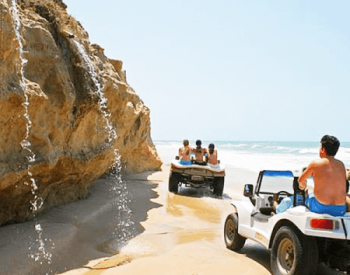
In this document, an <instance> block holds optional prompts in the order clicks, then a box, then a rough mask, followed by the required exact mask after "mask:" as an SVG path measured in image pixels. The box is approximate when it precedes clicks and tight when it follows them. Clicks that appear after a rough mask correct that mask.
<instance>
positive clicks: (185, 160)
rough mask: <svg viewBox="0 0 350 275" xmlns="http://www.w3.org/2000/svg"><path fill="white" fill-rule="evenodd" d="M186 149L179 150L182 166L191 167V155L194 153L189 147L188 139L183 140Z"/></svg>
mask: <svg viewBox="0 0 350 275" xmlns="http://www.w3.org/2000/svg"><path fill="white" fill-rule="evenodd" d="M183 145H184V147H182V148H180V149H179V156H180V164H182V165H190V164H192V162H191V159H190V153H191V151H192V148H190V146H189V142H188V140H187V139H184V140H183Z"/></svg>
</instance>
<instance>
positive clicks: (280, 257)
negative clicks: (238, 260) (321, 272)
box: [224, 170, 350, 275]
mask: <svg viewBox="0 0 350 275" xmlns="http://www.w3.org/2000/svg"><path fill="white" fill-rule="evenodd" d="M299 175H300V172H299V171H294V172H292V171H266V170H265V171H261V172H260V173H259V177H258V181H257V184H256V186H255V190H253V189H254V188H253V185H251V184H246V185H245V187H244V196H246V197H248V198H249V200H248V199H243V200H241V201H238V200H237V201H232V202H231V204H232V206H233V208H234V211H233V213H231V214H230V215H228V217H227V219H226V221H225V226H224V239H225V243H226V246H227V248H229V249H231V250H233V251H238V250H240V249H241V248H242V247H243V246H244V244H245V241H246V239H251V240H253V241H256V242H258V243H260V244H262V245H263V246H264V247H266V248H267V249H271V254H270V264H271V270H272V273H273V274H274V275H281V274H289V275H309V274H316V269H317V266H318V263H320V262H323V263H324V264H326V265H327V266H328V267H329V268H332V269H335V270H340V271H342V272H343V273H345V274H349V272H350V249H349V239H350V237H349V236H348V235H349V233H350V213H346V215H345V216H341V217H334V216H331V215H327V214H316V213H313V212H311V211H309V209H308V208H307V207H306V206H305V205H299V206H297V205H298V200H297V197H298V194H300V193H298V194H297V193H296V192H300V190H299V191H294V190H296V188H297V187H295V186H297V184H296V183H297V182H298V178H299ZM311 180H312V179H309V180H308V181H309V182H310V181H311ZM308 185H309V183H308ZM293 186H294V188H293ZM273 195H275V199H276V197H278V200H279V201H281V200H282V199H283V198H284V197H286V196H292V195H293V197H292V198H293V207H291V208H289V209H287V210H286V211H285V212H283V213H279V214H274V213H273V212H272V210H273V209H272V205H273V200H274V196H273Z"/></svg>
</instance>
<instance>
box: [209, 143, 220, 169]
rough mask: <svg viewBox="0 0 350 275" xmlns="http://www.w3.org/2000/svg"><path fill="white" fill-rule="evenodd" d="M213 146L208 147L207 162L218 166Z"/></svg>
mask: <svg viewBox="0 0 350 275" xmlns="http://www.w3.org/2000/svg"><path fill="white" fill-rule="evenodd" d="M214 148H215V145H214V144H213V143H210V144H209V146H208V149H209V150H208V156H207V162H208V163H209V164H211V165H216V164H218V152H217V150H215V149H214Z"/></svg>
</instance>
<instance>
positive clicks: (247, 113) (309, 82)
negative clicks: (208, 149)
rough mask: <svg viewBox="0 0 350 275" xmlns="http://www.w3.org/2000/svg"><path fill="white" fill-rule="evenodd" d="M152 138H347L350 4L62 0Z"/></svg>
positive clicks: (349, 131) (342, 0)
mask: <svg viewBox="0 0 350 275" xmlns="http://www.w3.org/2000/svg"><path fill="white" fill-rule="evenodd" d="M64 2H65V3H66V4H67V5H68V12H69V13H70V14H71V15H72V16H73V17H75V18H76V19H77V20H79V21H80V22H81V23H82V25H83V26H84V28H85V30H86V31H87V32H88V33H89V36H90V42H91V43H96V44H99V45H100V46H101V47H103V48H104V49H105V54H106V55H107V56H108V57H109V58H112V59H118V60H122V61H123V63H124V69H125V70H126V72H127V80H128V83H129V85H130V86H132V87H133V88H134V90H135V91H136V93H137V94H138V95H139V96H140V98H141V99H142V100H143V101H144V102H145V104H146V105H147V106H148V107H149V108H150V110H151V127H152V128H151V129H152V132H151V133H152V139H153V140H169V139H175V140H182V139H184V138H188V139H192V140H194V139H203V140H262V141H263V140H272V141H294V140H295V141H319V139H320V137H321V136H323V135H324V134H332V135H335V136H337V137H338V138H339V139H340V141H350V137H349V134H350V126H349V122H350V119H349V118H350V116H349V107H350V30H349V27H350V16H349V12H350V1H349V0H337V1H328V0H327V1H323V0H308V1H305V0H293V1H278V0H269V1H265V0H247V1H242V0H218V1H212V0H211V1H209V0H201V1H199V0H198V1H197V0H177V1H170V0H147V1H144V0H125V1H118V0H99V1H96V0H64Z"/></svg>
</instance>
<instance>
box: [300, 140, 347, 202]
mask: <svg viewBox="0 0 350 275" xmlns="http://www.w3.org/2000/svg"><path fill="white" fill-rule="evenodd" d="M339 146H340V142H339V140H338V139H337V138H336V137H334V136H329V135H325V136H324V137H322V139H321V147H320V152H319V154H320V159H318V160H314V161H312V162H311V163H310V165H309V166H308V167H307V168H306V170H305V171H304V173H303V174H302V175H301V176H300V178H299V186H300V188H302V189H305V188H306V180H307V178H309V177H310V176H312V177H313V178H314V184H315V186H314V196H315V198H316V200H317V201H318V202H319V203H322V204H325V205H344V204H345V203H346V170H345V166H344V164H343V163H342V162H341V161H340V160H338V159H336V158H335V157H334V156H335V155H336V153H337V151H338V148H339Z"/></svg>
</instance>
